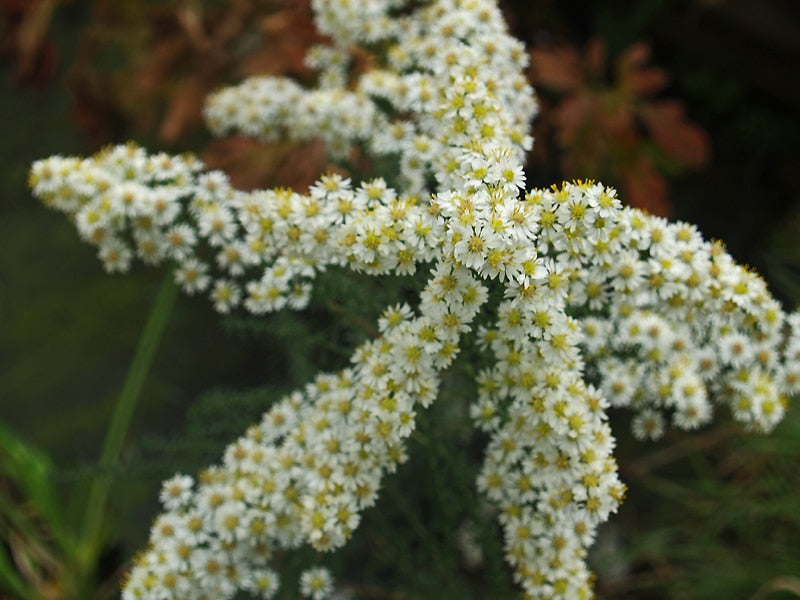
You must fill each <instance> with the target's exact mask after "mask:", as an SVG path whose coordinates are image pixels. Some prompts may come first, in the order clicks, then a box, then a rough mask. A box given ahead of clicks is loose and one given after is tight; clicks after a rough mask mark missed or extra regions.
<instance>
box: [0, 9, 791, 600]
mask: <svg viewBox="0 0 800 600" xmlns="http://www.w3.org/2000/svg"><path fill="white" fill-rule="evenodd" d="M503 10H504V12H505V13H506V16H507V19H508V22H509V26H510V28H511V30H512V32H513V34H514V35H515V36H516V37H518V38H520V39H522V40H523V41H524V42H525V43H526V45H527V46H528V48H529V51H530V55H531V67H530V69H529V77H530V79H531V81H532V83H533V84H534V85H535V86H536V88H537V90H538V93H539V100H540V104H541V110H540V115H539V117H538V118H537V121H536V124H535V127H534V135H535V138H536V142H535V146H534V150H533V152H532V153H531V155H530V158H529V164H528V169H527V173H528V181H529V185H532V186H549V185H550V184H552V183H554V182H559V181H561V180H563V179H572V178H578V177H580V178H595V179H599V180H602V181H603V182H605V183H607V184H609V185H613V186H615V187H617V188H618V190H619V192H620V196H621V197H622V198H623V200H624V201H627V202H629V203H631V204H633V205H635V206H640V207H642V208H645V209H647V210H649V211H650V212H653V213H656V214H661V215H664V216H669V217H671V218H675V219H681V220H687V221H691V222H693V223H696V224H697V225H698V226H699V228H700V229H701V231H702V232H703V233H704V235H705V236H706V237H707V238H718V239H722V240H724V241H725V242H726V244H727V246H728V249H729V251H730V252H731V254H732V255H733V256H734V257H735V258H736V259H737V261H739V262H741V263H745V264H749V265H751V266H753V267H754V268H755V269H756V270H758V271H759V272H760V273H761V274H762V275H763V276H764V277H765V279H767V281H768V282H769V285H770V288H771V290H772V292H773V293H774V294H775V295H776V296H777V297H778V298H780V299H781V301H782V302H783V303H784V306H785V307H786V308H787V309H792V308H794V307H795V306H796V305H797V304H798V302H799V301H800V240H799V237H800V236H799V235H798V234H800V159H798V153H797V148H800V78H798V77H797V67H796V65H798V64H800V3H797V2H795V1H794V0H761V1H760V2H752V1H748V0H642V1H640V2H636V3H633V7H632V6H631V3H629V2H623V1H622V0H607V1H604V2H590V1H588V0H585V1H578V0H576V1H561V2H553V1H549V0H507V1H506V2H504V3H503ZM321 41H324V40H323V39H322V38H320V37H319V36H318V35H317V34H316V33H315V31H314V29H313V27H312V25H311V20H310V12H309V9H308V6H307V5H306V3H304V2H301V1H299V0H274V1H268V0H229V1H215V0H162V1H153V0H129V1H126V2H117V1H114V0H0V115H3V117H4V119H3V129H2V133H0V211H2V212H0V240H1V241H0V248H2V250H0V315H2V323H3V326H2V327H0V425H2V427H3V429H1V430H0V434H2V435H0V442H2V444H0V453H5V455H3V454H0V543H1V544H2V546H0V598H5V597H7V598H15V597H17V596H19V594H20V592H19V591H18V590H19V589H20V588H19V587H17V588H13V587H9V585H8V584H7V583H4V581H5V582H7V581H10V580H11V579H14V578H16V580H18V581H20V580H21V581H24V582H25V585H26V586H28V587H27V588H26V589H29V590H35V591H36V594H38V597H45V598H60V597H69V595H68V594H67V592H66V591H65V588H64V587H63V585H62V584H60V583H59V581H60V579H59V578H60V577H62V576H63V574H64V572H65V570H69V568H70V567H69V565H70V559H69V557H67V556H65V554H69V553H68V552H66V553H65V551H64V548H63V547H62V548H59V547H58V544H56V543H55V542H54V541H53V540H54V537H55V536H54V535H53V532H52V531H51V529H52V528H53V527H55V525H54V524H53V523H52V522H51V521H52V520H53V519H58V520H60V524H59V525H58V527H62V526H63V527H64V528H66V529H70V528H73V529H74V528H76V527H79V523H80V515H81V514H82V510H83V509H84V507H85V505H86V502H87V495H88V494H89V492H88V491H87V490H88V489H89V488H90V487H91V482H92V481H93V480H95V479H96V478H97V477H98V475H100V473H99V471H98V467H97V458H98V456H99V454H100V448H101V446H102V444H103V439H104V436H105V432H106V429H107V427H108V422H109V419H110V418H111V414H112V411H113V408H114V406H115V403H116V401H117V397H118V395H119V393H120V388H121V387H122V384H123V381H124V379H125V377H126V373H127V372H128V369H129V367H130V363H131V359H132V357H133V354H134V350H135V348H136V345H137V342H138V340H139V336H140V334H141V331H142V328H143V326H144V323H145V322H146V320H147V318H148V314H149V312H150V308H151V305H152V304H153V301H154V298H155V296H156V293H157V290H158V289H159V285H160V282H161V281H162V279H163V278H164V275H165V273H164V271H158V270H153V269H146V268H143V267H141V266H137V267H135V268H134V269H133V271H132V273H129V274H127V275H125V276H107V275H106V274H105V273H104V271H103V270H102V267H101V265H100V262H99V261H98V260H97V259H96V258H95V256H94V251H93V250H92V249H91V248H90V247H89V246H86V245H84V244H82V243H81V242H80V241H79V239H78V237H77V235H76V233H75V230H74V228H73V227H72V226H71V225H70V224H69V223H68V222H67V221H66V220H65V219H63V218H62V216H61V215H59V214H56V213H54V212H51V211H48V210H47V209H46V208H44V207H43V206H42V205H40V204H39V203H37V202H36V201H35V200H34V199H33V198H32V196H31V194H30V192H29V191H28V188H27V171H28V168H29V165H30V163H31V162H32V161H33V160H36V159H37V158H43V157H46V156H49V155H52V154H91V153H93V152H95V151H97V150H98V149H100V148H102V147H103V146H104V145H108V144H113V143H120V142H124V141H127V140H129V139H134V140H136V141H137V142H139V143H141V144H143V145H145V146H146V147H148V148H149V149H150V150H162V149H163V150H166V151H169V152H173V153H177V152H182V151H188V150H191V151H194V152H197V153H198V154H199V155H200V157H201V158H202V159H203V160H205V161H206V162H207V163H208V164H209V165H211V166H212V167H215V168H222V169H225V170H226V171H227V172H228V174H229V175H230V176H231V178H232V180H233V181H234V183H235V184H236V185H237V186H239V187H241V188H243V189H252V188H255V187H264V186H275V185H288V186H292V187H295V188H299V189H303V188H304V187H306V186H308V185H309V184H310V183H312V182H313V181H314V179H315V178H316V176H317V175H318V174H319V173H320V172H321V171H323V170H324V169H325V168H326V167H328V166H330V165H328V163H327V162H326V159H325V156H324V151H323V149H322V148H320V147H319V145H318V144H314V143H312V144H308V145H305V146H303V147H298V146H296V145H295V146H292V145H288V144H274V145H270V146H265V145H262V144H260V143H257V142H253V141H251V140H245V139H242V138H237V137H230V138H225V139H221V140H212V139H211V138H210V136H209V135H208V134H207V132H206V131H205V130H204V128H203V125H202V120H201V109H202V106H203V99H204V97H205V96H206V95H207V94H208V93H209V92H210V91H212V90H214V89H215V88H217V87H219V86H222V85H226V84H229V83H234V82H237V81H240V80H241V79H242V78H244V77H247V76H250V75H255V74H281V75H288V76H291V77H295V78H297V79H299V80H300V81H303V82H308V83H311V82H313V76H314V74H313V73H312V72H310V71H309V70H308V69H307V68H306V67H305V66H304V64H303V55H304V52H305V50H306V48H307V47H308V46H309V45H311V44H315V43H319V42H321ZM340 167H341V165H340ZM322 285H323V286H325V285H327V286H329V287H328V288H327V291H328V292H329V293H330V294H331V295H332V296H331V297H336V298H339V302H338V303H336V304H331V303H330V302H328V303H327V304H326V303H320V302H315V303H314V304H312V307H311V308H310V309H309V311H307V312H306V313H304V314H300V315H275V316H270V317H268V318H267V319H264V320H261V321H255V320H253V319H248V318H246V317H244V316H238V317H237V316H234V317H228V318H224V319H223V318H222V317H220V316H219V315H217V314H216V313H214V312H213V310H212V309H211V307H210V304H209V303H208V302H206V301H205V300H204V299H202V298H189V297H185V296H181V297H180V298H179V299H178V301H177V304H176V305H175V307H174V309H173V311H172V314H171V318H170V321H169V323H168V325H167V328H166V331H165V332H164V335H163V339H162V340H161V343H160V345H159V348H158V352H157V354H156V356H155V362H154V364H153V367H152V369H151V370H150V373H149V375H148V378H147V381H146V383H145V387H144V390H143V392H142V394H141V399H140V402H139V404H138V406H137V408H136V412H135V415H134V419H133V423H132V426H131V429H130V431H129V432H128V435H127V442H126V444H125V447H124V451H123V453H122V456H121V459H120V461H119V463H118V465H117V466H116V467H115V468H114V469H113V470H112V472H111V473H103V475H108V476H110V477H111V478H112V479H111V480H112V481H113V488H112V489H113V493H112V495H111V498H110V501H109V502H108V503H107V505H106V506H105V507H104V508H103V511H104V516H103V524H104V531H105V535H104V536H103V540H102V544H101V547H99V548H98V549H97V552H96V553H95V554H96V556H97V560H96V564H95V565H94V566H93V567H92V569H91V574H90V575H89V577H90V578H91V580H92V585H91V588H92V596H94V597H98V598H100V597H114V596H115V594H116V591H115V590H116V589H117V588H118V585H119V581H120V578H121V577H122V575H123V573H124V570H125V562H126V561H127V560H128V559H129V558H130V556H131V555H132V554H133V553H134V552H135V550H136V549H137V548H140V547H142V545H143V544H144V543H145V542H146V539H147V528H148V527H149V523H150V521H151V519H152V518H153V516H154V515H155V514H156V512H157V509H158V506H157V492H158V489H159V484H160V481H161V480H162V479H164V478H165V477H168V476H169V475H171V474H172V473H173V472H175V471H176V470H182V471H184V472H189V473H194V472H196V471H197V470H198V469H200V468H202V467H203V466H205V465H207V464H210V463H212V462H214V461H215V460H216V459H217V457H218V456H219V455H220V453H221V451H222V449H223V448H224V446H225V445H226V444H227V443H228V442H230V441H231V440H232V439H233V438H235V437H236V436H237V435H238V434H240V433H241V432H242V431H243V430H244V429H245V427H246V426H247V425H248V424H249V423H251V422H253V421H255V420H257V418H258V415H259V414H260V413H261V412H262V411H263V410H264V409H265V408H266V407H267V406H268V405H269V402H270V401H271V400H272V399H274V398H275V397H276V396H277V395H278V394H280V393H281V392H283V391H286V390H289V389H293V388H295V387H298V386H300V385H302V384H303V383H304V382H305V381H308V379H310V377H311V376H312V375H313V374H314V373H315V372H317V370H319V369H320V368H325V369H336V368H338V367H341V366H342V365H344V364H345V361H346V359H347V356H348V355H349V348H350V347H352V344H354V343H356V342H357V341H358V340H359V339H361V338H363V336H364V335H366V334H365V332H364V331H363V330H360V329H359V322H358V320H357V319H355V320H354V319H350V321H347V320H345V322H344V323H343V324H336V325H334V322H336V323H338V320H337V319H336V317H337V316H341V315H342V314H344V315H345V316H347V315H350V316H352V315H358V316H359V317H363V318H364V320H366V321H367V322H370V319H371V318H372V317H371V315H364V314H363V311H362V312H359V311H360V309H359V305H358V303H357V302H355V301H354V299H353V294H352V293H349V292H348V290H352V289H355V288H353V287H352V286H353V285H354V284H352V282H350V281H348V280H347V278H346V277H345V278H339V279H333V280H330V281H328V282H323V284H322ZM348 286H350V287H348ZM374 291H375V293H376V294H377V293H379V292H380V288H378V287H376V289H375V290H374ZM394 291H396V290H395V289H389V290H388V291H385V294H386V301H387V302H389V301H392V300H393V298H394V296H392V295H391V293H390V292H394ZM348 298H349V300H348ZM348 302H351V303H352V304H351V305H348ZM337 313H338V315H337ZM453 385H454V386H456V387H457V386H459V385H466V384H464V383H463V382H461V383H459V382H455V383H454V384H453ZM465 393H467V394H468V393H469V392H468V390H466V392H465ZM449 410H451V409H450V408H448V407H447V406H439V405H438V404H437V405H435V407H434V408H433V409H432V411H431V414H429V415H426V416H425V417H424V418H423V419H422V421H421V423H420V428H419V431H418V433H417V434H415V436H414V437H413V438H412V442H411V448H410V454H411V456H412V458H411V460H410V462H409V463H408V464H407V465H404V466H403V467H402V468H401V469H400V472H399V473H398V474H397V476H395V477H392V478H388V479H387V480H386V489H385V491H384V493H383V497H382V499H381V501H380V503H379V509H378V510H373V511H371V512H370V513H369V514H367V515H366V516H365V521H364V522H363V523H362V525H361V528H360V529H359V531H358V532H357V534H356V536H355V537H354V539H353V542H352V543H351V544H350V545H349V546H348V548H347V549H346V550H345V551H344V552H342V553H337V554H336V555H334V556H332V557H327V558H326V560H327V561H328V562H329V563H330V564H332V565H333V566H334V567H335V569H336V572H338V573H339V574H340V579H341V580H342V581H343V582H344V583H345V584H347V586H349V588H348V589H349V590H350V591H351V592H353V595H354V596H355V597H357V598H362V597H363V598H488V597H493V598H511V597H515V591H514V588H513V585H512V583H511V581H510V577H509V575H508V572H507V570H506V568H505V566H504V563H503V559H502V546H501V542H500V534H499V530H498V528H497V527H496V525H495V524H494V522H493V518H492V517H491V515H490V514H487V512H486V511H485V510H484V509H483V505H482V504H481V502H480V501H479V500H478V499H477V497H476V493H475V490H474V483H473V481H474V475H475V472H476V465H477V464H478V463H479V461H480V447H481V440H475V439H472V438H471V437H470V436H469V435H468V434H465V430H466V428H467V427H468V424H466V423H465V418H464V414H463V412H464V411H463V410H462V411H461V412H460V413H458V414H455V415H454V414H450V413H448V412H447V411H449ZM612 419H613V422H614V427H615V430H617V431H618V432H619V434H620V435H619V437H620V443H619V446H620V448H619V452H618V456H619V461H620V463H621V470H622V476H623V479H624V480H625V482H626V483H627V484H628V486H629V488H630V493H629V497H628V499H627V500H626V502H625V504H624V505H623V507H622V509H621V512H620V513H619V514H618V515H617V516H616V517H614V518H613V519H612V520H611V522H610V523H609V524H607V526H606V527H605V528H604V529H603V531H602V534H601V536H600V538H599V541H598V544H597V545H596V547H595V549H594V550H593V557H592V565H593V568H594V569H595V571H596V572H597V574H598V582H597V593H598V595H599V596H600V597H601V598H609V599H611V598H615V599H629V598H630V599H634V598H652V599H660V598H664V599H666V598H704V599H705V598H710V599H715V598H726V599H728V598H752V599H763V598H769V599H780V598H795V597H800V580H798V579H797V577H798V576H800V544H798V543H797V540H798V539H800V497H798V495H797V490H798V489H800V469H798V468H797V465H798V460H800V411H799V410H798V408H797V406H793V407H792V408H791V410H790V411H789V413H788V415H787V417H786V419H785V420H784V422H783V423H782V424H781V425H780V426H779V427H778V429H777V430H776V431H775V433H774V434H773V435H771V436H769V437H761V436H754V435H750V434H746V433H745V432H743V431H742V430H741V429H740V428H738V427H737V426H736V425H733V424H732V423H731V422H730V420H729V419H728V418H727V415H719V418H718V419H717V420H716V421H715V424H714V425H712V426H710V427H708V428H706V429H703V430H701V431H700V432H696V433H694V434H692V435H688V434H682V433H671V434H670V435H668V436H667V438H666V439H664V440H662V442H661V443H659V444H658V445H656V446H648V445H642V444H638V443H633V442H631V441H629V440H628V439H627V438H628V436H627V435H626V432H627V428H628V424H627V418H626V415H625V414H614V415H612ZM443 420H444V421H447V422H449V423H452V425H451V426H448V427H444V428H443V427H442V425H441V423H442V421H443ZM434 438H435V439H436V440H437V441H436V442H435V443H434V442H432V441H431V440H432V439H434ZM448 448H457V449H459V450H460V451H459V452H452V451H450V450H448ZM19 457H23V459H20V458H19ZM25 460H28V461H32V462H29V463H25V462H24V461H25ZM14 461H17V462H14ZM20 461H22V462H20ZM20 464H35V465H39V466H41V465H46V468H45V467H42V468H43V469H44V470H45V471H46V472H47V480H48V481H49V482H50V484H51V485H52V490H53V492H54V493H55V494H56V495H57V498H58V502H59V503H60V504H61V505H62V506H63V511H61V512H62V513H63V514H60V515H59V516H58V517H54V516H52V515H48V513H47V511H46V510H45V509H44V508H43V507H42V506H40V505H37V501H36V497H35V494H32V493H31V491H30V489H29V486H27V485H26V484H25V482H24V481H22V482H21V481H20V477H19V472H20ZM21 470H22V471H24V470H25V469H21ZM419 482H425V485H419ZM76 523H77V524H78V525H76ZM365 557H370V558H369V560H365ZM287 560H288V559H287ZM286 568H287V569H290V570H291V569H292V568H294V566H293V564H287V566H286ZM4 578H5V579H4ZM4 586H5V587H4ZM15 589H16V590H17V591H14V590H15ZM284 593H285V594H286V595H285V597H292V596H293V591H292V590H291V589H289V590H288V591H285V592H284ZM31 597H37V596H31Z"/></svg>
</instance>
